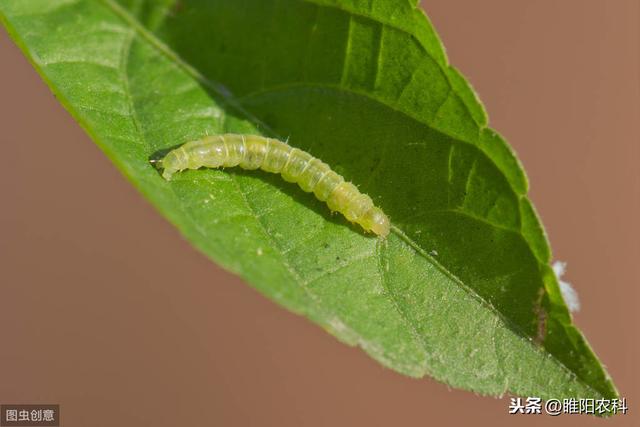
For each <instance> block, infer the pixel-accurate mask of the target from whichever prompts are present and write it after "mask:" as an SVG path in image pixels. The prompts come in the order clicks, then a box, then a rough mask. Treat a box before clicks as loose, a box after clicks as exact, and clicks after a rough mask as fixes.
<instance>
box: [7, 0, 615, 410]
mask: <svg viewBox="0 0 640 427" xmlns="http://www.w3.org/2000/svg"><path fill="white" fill-rule="evenodd" d="M0 16H1V18H2V21H3V23H4V24H5V25H6V27H7V29H8V31H9V33H10V34H11V36H12V37H13V38H14V40H15V41H16V42H17V43H18V44H19V45H20V47H21V48H22V49H23V51H24V52H25V54H26V55H27V56H28V57H29V58H30V59H31V61H32V62H33V64H34V66H35V67H36V68H37V70H38V71H39V72H40V73H41V75H42V76H43V78H44V79H45V80H46V81H47V83H48V84H49V85H50V87H51V89H52V90H53V91H54V93H56V95H57V96H58V97H59V99H60V100H61V102H62V103H63V104H64V105H65V107H66V108H67V109H68V110H69V111H70V112H71V113H72V114H73V116H74V117H75V118H76V119H77V121H78V122H79V123H80V125H81V126H82V127H83V128H84V129H85V130H86V131H87V132H88V133H89V134H90V135H91V137H92V138H93V139H94V141H95V142H96V143H97V144H98V145H99V146H100V147H101V148H102V149H103V150H104V152H105V153H106V154H107V155H108V156H109V157H110V158H111V159H112V161H113V162H114V163H115V164H116V166H117V167H118V168H119V169H120V170H122V172H123V173H124V174H125V175H126V176H127V177H128V178H129V179H130V180H131V182H132V183H133V184H134V185H135V186H136V187H137V188H138V189H139V190H140V191H141V192H142V193H143V194H144V195H145V196H146V197H147V198H148V199H149V200H150V201H151V202H152V203H153V204H154V205H155V206H156V207H157V208H158V210H159V211H160V212H161V213H162V214H163V215H165V216H166V217H167V218H168V219H169V220H170V221H171V222H172V223H173V224H174V225H175V226H176V227H177V228H178V229H179V230H180V231H181V232H182V233H183V234H184V236H185V237H186V238H187V239H188V240H189V241H190V242H191V243H192V244H193V245H195V246H196V247H198V248H199V249H200V250H201V251H202V252H203V253H205V254H206V255H207V256H209V257H210V258H211V259H212V260H213V261H215V262H216V263H218V264H220V265H222V266H224V267H225V268H227V269H229V270H231V271H233V272H236V273H237V274H239V275H240V276H242V277H243V278H244V279H245V280H246V281H247V282H248V283H250V284H251V285H252V286H254V287H255V288H256V289H258V290H259V291H260V292H262V293H263V294H265V295H266V296H268V297H269V298H271V299H272V300H274V301H276V302H277V303H279V304H281V305H283V306H285V307H287V308H288V309H290V310H293V311H295V312H297V313H300V314H303V315H305V316H307V317H308V318H310V319H311V320H312V321H314V322H316V323H317V324H319V325H321V326H322V327H324V328H325V329H326V330H328V331H329V332H330V333H332V334H334V335H335V336H336V337H337V338H338V339H340V340H342V341H344V342H346V343H348V344H352V345H358V346H360V347H361V348H362V349H363V350H364V351H366V352H367V353H368V354H369V355H371V357H373V358H375V359H376V360H378V361H379V362H380V363H382V364H384V365H385V366H387V367H389V368H392V369H394V370H396V371H398V372H401V373H403V374H406V375H411V376H415V377H422V376H425V375H428V376H430V377H433V378H435V379H437V380H439V381H442V382H445V383H447V384H449V385H451V386H453V387H459V388H463V389H467V390H473V391H475V392H478V393H482V394H491V395H502V394H504V393H506V392H510V393H514V394H518V395H525V396H540V397H543V398H559V399H562V398H569V397H590V398H614V397H616V396H617V392H616V390H615V388H614V386H613V384H612V382H611V381H610V379H609V377H608V375H607V373H606V372H605V371H604V368H603V367H602V365H601V364H600V363H599V361H598V359H597V358H596V356H595V355H594V354H593V352H592V351H591V349H590V347H589V345H588V344H587V342H586V340H585V339H584V338H583V336H582V335H581V333H580V332H579V331H578V330H577V329H576V328H575V327H574V326H573V325H572V322H571V317H570V314H569V312H568V310H567V307H566V305H565V303H564V301H563V299H562V296H561V293H560V290H559V286H558V281H557V279H556V277H555V275H554V273H553V271H552V269H551V267H550V265H549V263H550V260H551V251H550V249H549V245H548V243H547V239H546V236H545V234H544V230H543V228H542V225H541V224H540V222H539V220H538V218H537V215H536V213H535V210H534V208H533V206H532V205H531V203H530V201H529V199H528V198H527V196H526V192H527V181H526V177H525V174H524V172H523V170H522V168H521V166H520V164H519V162H518V160H517V158H516V157H515V155H514V154H513V152H512V151H511V149H510V148H509V146H508V145H507V144H506V142H505V141H504V140H503V139H502V138H501V137H500V135H499V134H498V133H496V132H495V131H494V130H492V129H490V128H488V127H487V115H486V113H485V111H484V108H483V107H482V105H481V104H480V102H479V101H478V99H477V97H476V94H475V93H474V91H473V90H472V88H471V87H470V86H469V85H468V83H467V82H466V81H465V79H464V78H463V77H462V76H461V74H460V73H459V72H458V71H457V70H455V69H454V68H453V67H451V66H450V65H449V64H448V62H447V59H446V56H445V53H444V49H443V47H442V45H441V43H440V41H439V39H438V37H437V35H436V33H435V31H434V29H433V27H432V26H431V24H430V23H429V21H428V19H427V17H426V16H425V15H424V13H423V12H422V11H421V10H420V9H419V8H418V7H417V5H416V4H415V2H411V1H406V0H380V1H376V2H360V1H353V0H278V1H276V0H242V1H239V0H215V1H205V0H188V1H186V0H182V1H179V0H178V1H174V0H164V1H133V0H131V1H124V0H123V1H120V2H116V1H115V0H104V1H91V0H4V1H3V2H2V3H1V4H0ZM223 132H236V133H260V134H264V135H271V136H279V137H281V138H283V139H288V140H289V142H290V143H291V144H292V145H294V146H296V147H299V148H301V149H304V150H306V151H309V152H310V153H311V154H313V155H314V156H316V157H319V158H321V159H322V160H324V161H325V162H327V163H328V164H330V165H331V166H332V167H333V168H334V169H335V170H336V171H338V172H339V173H341V174H343V175H344V176H345V177H346V178H347V179H348V180H351V181H353V182H354V183H356V184H357V185H358V186H359V188H360V189H361V191H363V192H365V193H367V194H369V195H371V196H372V198H373V199H374V201H375V203H376V204H377V205H379V206H381V207H382V208H383V209H384V211H385V212H386V213H387V214H388V215H389V216H390V218H391V221H392V223H393V231H392V234H391V235H390V236H389V238H388V239H387V240H384V241H382V240H379V239H376V238H373V237H371V236H367V235H364V234H363V233H362V232H361V231H360V230H359V229H358V227H355V226H352V225H350V224H349V223H347V222H346V221H345V220H344V219H343V218H342V217H340V216H337V215H336V216H332V215H331V214H330V213H329V212H328V209H327V208H326V206H325V205H323V204H322V203H320V202H318V201H317V200H315V199H314V197H313V196H312V195H310V194H306V193H303V192H302V191H301V190H300V189H298V188H297V187H295V186H293V185H290V184H287V183H285V182H283V181H282V180H281V179H280V178H279V177H277V176H273V175H270V174H266V173H263V172H260V171H251V172H245V171H242V170H234V169H230V170H224V171H223V170H199V171H187V172H184V173H181V174H178V175H176V177H175V179H174V180H173V181H171V182H166V181H164V180H163V179H162V178H161V177H160V175H159V174H158V173H157V171H155V170H154V168H153V167H152V166H151V165H150V164H149V162H148V160H149V159H150V158H151V157H152V156H154V155H155V154H156V153H158V152H161V151H163V150H166V149H168V148H170V147H173V146H176V145H177V144H180V143H183V142H185V141H187V140H190V139H195V138H198V137H200V136H202V135H204V134H216V133H223ZM132 226H135V225H132ZM247 315H250V314H249V313H247Z"/></svg>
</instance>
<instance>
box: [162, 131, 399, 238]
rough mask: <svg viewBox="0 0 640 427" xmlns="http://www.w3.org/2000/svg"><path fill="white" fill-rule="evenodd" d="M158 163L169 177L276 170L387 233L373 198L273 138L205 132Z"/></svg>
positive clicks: (356, 220) (372, 229)
mask: <svg viewBox="0 0 640 427" xmlns="http://www.w3.org/2000/svg"><path fill="white" fill-rule="evenodd" d="M156 166H157V167H158V168H159V169H162V176H163V177H164V178H165V179H166V180H171V177H172V176H173V174H174V173H176V172H179V171H182V170H185V169H199V168H201V167H207V168H219V167H235V166H239V167H241V168H242V169H247V170H253V169H262V170H264V171H266V172H271V173H278V174H280V175H282V178H283V179H284V180H285V181H288V182H294V183H297V184H298V185H299V186H300V188H302V190H304V191H306V192H308V193H313V194H314V195H315V196H316V198H318V200H320V201H323V202H326V204H327V205H328V206H329V209H331V210H332V211H337V212H340V213H341V214H343V215H344V216H345V217H346V218H347V219H348V220H349V221H351V222H354V223H356V224H359V225H361V226H362V228H364V229H365V230H366V231H369V232H373V233H375V234H377V235H378V236H381V237H386V236H387V235H388V234H389V230H390V223H389V218H387V216H386V215H385V214H384V213H383V212H382V210H381V209H380V208H378V207H376V206H375V205H374V204H373V200H371V197H369V196H367V195H366V194H362V193H361V192H360V191H359V190H358V188H357V187H356V186H355V185H353V184H352V183H350V182H347V181H345V180H344V178H343V177H342V176H340V175H338V174H337V173H336V172H334V171H333V170H331V168H330V167H329V165H327V164H326V163H324V162H322V161H321V160H320V159H317V158H315V157H313V156H312V155H311V154H309V153H307V152H305V151H302V150H300V149H298V148H294V147H291V146H290V145H288V144H286V143H284V142H282V141H278V140H277V139H272V138H265V137H262V136H258V135H237V134H224V135H213V136H206V137H204V138H202V139H199V140H196V141H191V142H187V143H186V144H184V145H182V146H180V147H178V148H176V149H174V150H172V151H170V152H169V153H167V155H166V156H165V157H164V158H163V159H162V160H160V161H158V162H157V163H156Z"/></svg>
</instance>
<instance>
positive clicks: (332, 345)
mask: <svg viewBox="0 0 640 427" xmlns="http://www.w3.org/2000/svg"><path fill="white" fill-rule="evenodd" d="M423 5H424V7H425V8H426V9H427V10H428V12H429V14H430V15H431V18H432V20H433V22H434V24H435V26H436V28H437V29H438V30H439V32H440V34H441V36H442V38H443V41H444V43H445V45H446V46H447V49H448V52H449V55H450V58H451V61H452V63H454V64H455V65H457V66H458V67H459V68H460V69H461V70H462V71H463V73H464V74H465V75H466V76H467V77H468V78H469V79H470V80H471V82H472V83H473V84H474V86H475V87H476V89H477V90H478V92H479V93H480V95H481V97H482V99H483V100H484V102H485V104H486V106H487V109H488V111H489V113H490V116H491V124H492V126H494V127H495V128H496V129H498V130H499V131H501V132H502V133H503V134H504V135H505V136H506V137H507V138H508V140H509V141H510V142H511V144H512V145H513V146H514V147H515V148H516V150H517V151H518V153H519V155H520V158H521V159H522V161H523V163H524V165H525V166H526V169H527V171H528V174H529V177H530V180H531V188H532V190H531V196H532V198H533V200H534V202H535V204H536V206H537V208H538V209H539V211H540V213H541V215H542V217H543V220H544V223H545V225H546V227H547V230H548V232H549V235H550V239H551V242H552V245H553V248H554V251H555V257H556V258H558V259H561V260H565V261H567V262H568V275H567V278H568V279H569V280H570V281H571V282H573V284H574V285H575V287H576V288H577V290H578V292H579V295H580V297H581V301H582V311H581V312H579V313H578V314H577V316H576V322H577V324H578V326H579V327H580V328H581V329H582V330H583V331H584V332H585V333H586V335H587V337H588V338H589V340H590V342H591V343H592V345H593V347H594V348H595V350H596V352H597V354H598V355H599V356H600V357H601V359H602V360H603V362H604V363H605V364H606V365H607V366H608V368H609V371H610V373H611V375H612V376H613V378H614V380H615V381H616V384H617V385H618V387H619V389H620V391H621V393H622V395H623V396H626V397H627V399H628V405H629V406H630V413H629V414H627V415H626V416H620V417H617V418H615V419H613V420H608V421H603V420H599V419H594V418H591V417H584V416H570V415H563V416H560V417H558V418H551V417H548V416H546V415H539V416H531V415H529V416H526V415H519V416H509V415H507V405H508V400H507V399H493V398H486V397H485V398H482V397H477V396H475V395H473V394H472V393H469V392H464V391H458V390H450V389H449V388H448V387H447V386H445V385H443V384H439V383H436V382H435V381H433V380H430V379H422V380H414V379H409V378H405V377H402V376H400V375H398V374H396V373H394V372H392V371H390V370H387V369H384V368H382V367H381V366H379V365H378V364H377V363H376V362H374V361H373V360H371V359H369V358H368V357H367V356H365V354H364V353H363V352H362V351H360V350H358V349H354V348H349V347H346V346H344V345H342V344H340V343H338V342H337V341H336V340H335V339H333V338H332V337H330V336H329V335H328V334H326V333H325V332H323V331H322V330H321V329H320V328H318V327H316V326H314V325H312V324H311V323H310V322H308V321H306V320H304V319H303V318H300V317H297V316H295V315H293V314H290V313H288V312H286V311H284V310H283V309H281V308H279V307H278V306H276V305H274V304H273V303H271V302H269V301H267V300H266V299H264V298H263V297H261V296H260V295H258V293H256V292H255V291H253V290H252V289H251V288H250V287H249V286H247V285H245V284H244V283H242V282H241V281H240V280H239V279H238V278H236V277H234V276H232V275H231V274H229V273H227V272H225V271H222V270H221V269H220V268H218V267H217V266H215V265H213V264H212V263H210V262H209V261H207V260H206V259H205V258H204V256H202V255H200V254H199V253H197V252H196V251H195V250H194V249H192V248H191V247H190V246H189V245H188V244H187V243H186V242H185V241H184V240H182V238H181V237H180V236H179V234H178V232H177V231H176V230H175V229H173V228H172V227H171V226H170V225H169V224H168V223H167V222H165V220H164V219H162V218H161V217H160V216H159V215H158V214H157V213H156V212H155V211H154V210H153V209H152V208H151V206H150V205H149V204H148V203H147V202H146V201H145V200H144V199H143V198H142V197H141V196H140V195H139V194H137V193H136V191H135V190H134V189H133V187H132V186H131V185H130V184H129V183H128V182H126V181H125V179H124V178H123V177H122V176H121V175H120V173H119V172H118V171H117V170H116V169H115V168H114V167H113V166H112V165H111V164H110V163H109V162H108V161H107V159H106V157H105V156H103V155H102V153H101V152H100V151H99V150H98V149H97V147H96V146H95V145H94V144H93V143H92V142H91V141H90V140H89V138H88V137H87V136H86V135H85V134H84V132H83V131H82V130H81V129H80V128H79V127H78V125H77V124H76V123H75V122H74V121H73V120H72V118H71V117H70V116H69V115H68V114H67V113H66V112H65V111H64V109H63V108H62V107H61V106H60V105H59V104H58V102H57V101H56V99H55V98H54V97H53V96H52V95H51V93H50V92H49V90H48V88H47V87H46V85H45V84H44V83H43V82H42V81H41V80H40V78H39V77H38V76H37V74H36V72H35V71H34V70H33V69H32V68H31V66H30V65H29V64H28V63H27V61H26V59H25V58H24V57H23V56H22V54H21V53H20V52H19V51H18V49H17V48H16V46H15V45H14V44H13V43H12V42H11V41H10V40H9V38H8V37H7V35H6V34H5V33H4V31H2V30H0V65H1V66H0V76H1V78H0V129H1V130H2V132H1V133H0V146H1V147H2V155H1V156H0V159H1V160H0V162H1V167H0V189H1V191H2V201H1V202H0V204H1V208H0V281H1V285H0V402H1V403H36V402H43V403H59V404H61V406H62V419H63V425H64V426H67V427H69V426H147V425H154V426H176V425H184V426H213V425H216V426H222V425H224V426H246V425H263V426H301V425H304V426H328V425H331V426H334V425H344V426H347V425H348V426H365V425H366V426H389V425H402V426H424V425H439V424H438V423H441V422H447V424H449V425H463V423H465V425H466V424H467V423H469V424H474V425H487V426H489V425H491V426H506V425H510V424H512V423H513V424H521V425H526V426H533V425H547V423H555V424H556V425H571V426H573V425H575V426H578V425H585V426H590V425H599V424H602V423H605V422H606V423H607V425H608V426H627V425H629V426H630V425H638V423H639V420H640V418H638V417H636V415H635V414H636V413H637V412H638V411H640V393H639V392H640V388H639V383H640V369H639V368H638V363H639V362H638V361H639V360H640V352H639V344H638V326H639V322H638V320H639V318H640V316H639V313H640V308H639V307H638V303H639V300H638V296H639V291H638V285H639V284H640V280H639V279H640V274H639V272H640V270H639V267H638V264H639V263H640V243H639V240H640V229H639V225H638V224H639V223H638V218H640V206H639V205H640V173H639V172H638V163H639V161H640V153H639V147H640V127H639V124H638V123H639V121H640V66H639V61H640V29H639V27H640V6H639V3H638V2H637V0H611V1H603V0H590V1H587V0H563V1H556V0H544V1H540V0H539V1H535V2H527V1H524V0H521V1H513V0H485V1H482V2H477V1H471V0H466V1H462V0H456V1H452V0H429V1H425V2H423ZM434 422H435V423H437V424H432V423H434Z"/></svg>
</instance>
